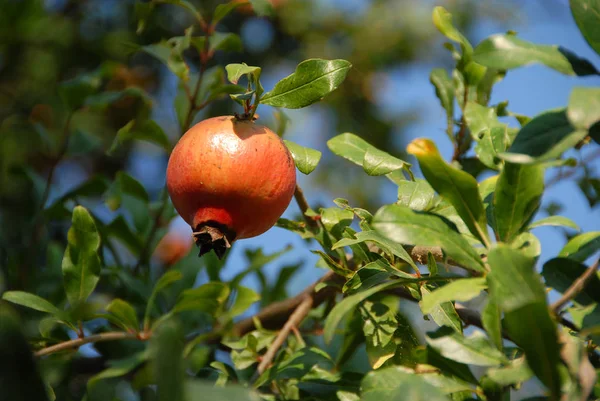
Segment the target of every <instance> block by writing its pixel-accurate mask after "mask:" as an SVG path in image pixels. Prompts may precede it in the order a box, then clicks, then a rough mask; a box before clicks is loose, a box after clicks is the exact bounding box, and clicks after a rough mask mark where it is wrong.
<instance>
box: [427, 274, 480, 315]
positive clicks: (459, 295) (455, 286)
mask: <svg viewBox="0 0 600 401" xmlns="http://www.w3.org/2000/svg"><path fill="white" fill-rule="evenodd" d="M486 288H487V284H486V282H485V278H465V279H460V280H455V281H453V282H451V283H448V284H446V285H444V286H443V287H440V288H437V289H435V290H434V291H432V292H430V293H429V294H427V295H425V294H424V295H423V300H422V301H421V310H422V311H423V313H425V314H428V313H431V310H432V309H433V308H434V307H435V306H437V305H439V304H441V303H443V302H448V301H469V300H471V299H473V298H475V297H476V296H478V295H479V294H480V293H481V291H483V290H485V289H486Z"/></svg>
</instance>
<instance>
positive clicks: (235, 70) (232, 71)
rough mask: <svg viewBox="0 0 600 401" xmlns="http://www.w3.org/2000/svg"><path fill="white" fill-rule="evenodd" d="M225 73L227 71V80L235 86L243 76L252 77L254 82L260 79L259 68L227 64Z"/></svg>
mask: <svg viewBox="0 0 600 401" xmlns="http://www.w3.org/2000/svg"><path fill="white" fill-rule="evenodd" d="M225 71H227V79H229V81H230V82H231V83H233V84H237V83H238V81H239V80H240V78H241V77H242V76H243V75H248V76H252V77H253V78H254V80H255V81H257V82H258V79H259V78H260V73H261V68H260V67H252V66H249V65H246V64H244V63H242V64H227V65H226V66H225Z"/></svg>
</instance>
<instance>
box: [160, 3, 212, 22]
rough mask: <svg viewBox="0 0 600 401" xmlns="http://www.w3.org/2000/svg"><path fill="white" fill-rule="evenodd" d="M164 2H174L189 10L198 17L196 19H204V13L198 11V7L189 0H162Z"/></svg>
mask: <svg viewBox="0 0 600 401" xmlns="http://www.w3.org/2000/svg"><path fill="white" fill-rule="evenodd" d="M160 1H161V2H162V3H167V4H173V5H176V6H179V7H181V8H183V9H184V10H187V11H189V12H190V13H191V14H192V15H193V16H194V18H196V20H198V21H200V20H202V14H200V11H198V9H197V8H196V7H195V6H194V5H193V4H192V3H190V2H189V1H186V0H160Z"/></svg>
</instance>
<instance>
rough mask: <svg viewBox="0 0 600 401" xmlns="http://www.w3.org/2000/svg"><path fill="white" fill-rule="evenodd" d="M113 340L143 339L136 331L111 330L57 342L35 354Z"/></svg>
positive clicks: (38, 355)
mask: <svg viewBox="0 0 600 401" xmlns="http://www.w3.org/2000/svg"><path fill="white" fill-rule="evenodd" d="M146 339H147V338H143V340H146ZM113 340H142V338H141V337H140V336H139V335H138V334H136V333H127V332H124V331H111V332H107V333H100V334H93V335H91V336H87V337H80V338H76V339H74V340H69V341H65V342H62V343H59V344H55V345H52V346H50V347H46V348H42V349H41V350H39V351H36V352H35V356H37V357H40V356H44V355H49V354H53V353H55V352H59V351H65V350H68V349H72V348H79V347H81V346H82V345H85V344H89V343H98V342H102V341H113Z"/></svg>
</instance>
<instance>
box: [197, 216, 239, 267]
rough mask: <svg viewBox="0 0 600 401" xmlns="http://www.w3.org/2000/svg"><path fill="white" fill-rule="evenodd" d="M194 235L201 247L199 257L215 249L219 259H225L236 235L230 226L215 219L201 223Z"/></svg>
mask: <svg viewBox="0 0 600 401" xmlns="http://www.w3.org/2000/svg"><path fill="white" fill-rule="evenodd" d="M192 235H193V237H194V240H195V241H196V245H198V247H199V248H200V253H199V254H198V256H199V257H200V256H202V255H204V254H207V253H208V252H210V251H211V250H213V249H214V251H215V254H216V255H217V257H218V258H219V259H223V256H224V255H225V253H226V252H227V250H228V249H229V248H231V244H232V243H233V241H234V240H235V236H236V235H235V233H234V232H233V231H231V230H230V229H229V228H227V227H226V226H224V225H223V224H219V223H217V222H214V221H209V222H206V223H202V224H199V225H198V227H196V231H194V232H193V233H192Z"/></svg>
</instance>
